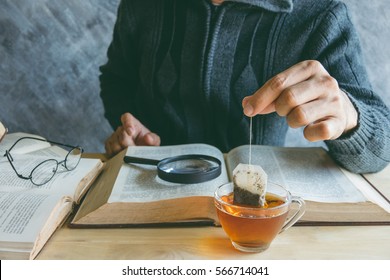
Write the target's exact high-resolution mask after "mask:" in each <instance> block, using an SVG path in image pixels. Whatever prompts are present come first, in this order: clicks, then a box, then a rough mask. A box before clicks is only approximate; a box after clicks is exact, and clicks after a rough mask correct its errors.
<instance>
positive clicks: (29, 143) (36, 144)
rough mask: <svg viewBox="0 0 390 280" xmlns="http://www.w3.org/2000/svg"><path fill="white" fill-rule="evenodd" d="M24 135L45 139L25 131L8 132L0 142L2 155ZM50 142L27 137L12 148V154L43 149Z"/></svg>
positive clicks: (48, 145) (0, 153)
mask: <svg viewBox="0 0 390 280" xmlns="http://www.w3.org/2000/svg"><path fill="white" fill-rule="evenodd" d="M22 137H35V138H40V139H44V138H43V137H41V136H38V135H34V134H28V133H23V132H17V133H10V134H6V135H5V136H4V138H3V141H1V143H0V155H1V156H3V155H4V154H5V150H8V149H9V148H10V147H11V146H12V145H13V144H14V143H15V142H16V141H17V140H18V139H20V138H22ZM50 146H51V145H50V143H49V142H44V141H37V140H32V139H25V140H21V141H19V142H18V143H17V144H16V146H15V147H14V148H13V149H12V151H11V153H12V154H25V153H29V152H32V151H36V150H39V149H43V148H46V147H50Z"/></svg>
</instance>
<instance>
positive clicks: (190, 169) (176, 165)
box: [123, 154, 221, 184]
mask: <svg viewBox="0 0 390 280" xmlns="http://www.w3.org/2000/svg"><path fill="white" fill-rule="evenodd" d="M123 160H124V162H125V163H139V164H148V165H156V166H157V175H158V177H160V178H161V179H163V180H165V181H168V182H172V183H181V184H195V183H202V182H206V181H209V180H212V179H214V178H217V177H218V176H219V175H220V174H221V161H220V160H219V159H217V158H215V157H212V156H207V155H197V154H191V155H181V156H174V157H169V158H165V159H162V160H155V159H146V158H139V157H131V156H125V157H124V158H123Z"/></svg>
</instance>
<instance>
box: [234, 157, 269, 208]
mask: <svg viewBox="0 0 390 280" xmlns="http://www.w3.org/2000/svg"><path fill="white" fill-rule="evenodd" d="M267 179H268V176H267V173H265V171H264V170H263V168H261V166H258V165H251V164H242V163H240V164H238V165H237V167H236V168H235V169H234V170H233V183H234V202H235V203H239V204H246V205H253V206H264V205H265V194H266V191H267V190H266V189H267Z"/></svg>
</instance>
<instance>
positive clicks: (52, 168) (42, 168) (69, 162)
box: [4, 137, 83, 186]
mask: <svg viewBox="0 0 390 280" xmlns="http://www.w3.org/2000/svg"><path fill="white" fill-rule="evenodd" d="M26 139H30V140H36V141H42V142H48V143H50V144H54V145H59V146H64V147H67V148H70V150H69V152H68V153H67V154H66V156H65V159H64V160H61V161H58V160H56V159H47V160H44V161H42V162H40V163H38V164H37V165H35V167H34V168H33V169H32V171H31V173H30V175H29V176H23V175H22V174H20V173H19V172H18V171H17V170H16V168H15V166H14V164H13V161H14V159H13V157H12V155H11V150H12V149H13V148H14V147H15V146H16V144H18V143H19V142H20V141H23V140H26ZM82 153H83V149H82V148H81V147H75V146H70V145H66V144H61V143H57V142H53V141H49V140H46V139H40V138H35V137H22V138H19V139H18V140H17V141H16V142H15V143H14V144H13V145H12V146H11V147H10V148H9V149H8V150H6V151H5V154H4V156H6V157H7V159H8V161H9V163H10V164H11V166H12V169H13V170H14V171H15V173H16V175H17V176H18V177H19V178H21V179H25V180H30V181H31V182H32V183H33V184H34V185H36V186H42V185H44V184H46V183H47V182H49V181H50V180H51V179H52V178H53V177H54V175H55V174H56V173H57V170H58V166H62V167H64V168H65V169H66V170H67V171H72V170H73V169H75V168H76V167H77V165H78V164H79V162H80V159H81V154H82Z"/></svg>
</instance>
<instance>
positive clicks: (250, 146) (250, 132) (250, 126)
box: [248, 117, 252, 166]
mask: <svg viewBox="0 0 390 280" xmlns="http://www.w3.org/2000/svg"><path fill="white" fill-rule="evenodd" d="M248 165H249V166H252V117H250V119H249V163H248Z"/></svg>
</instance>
